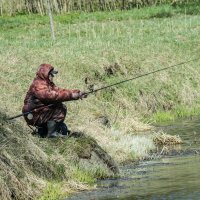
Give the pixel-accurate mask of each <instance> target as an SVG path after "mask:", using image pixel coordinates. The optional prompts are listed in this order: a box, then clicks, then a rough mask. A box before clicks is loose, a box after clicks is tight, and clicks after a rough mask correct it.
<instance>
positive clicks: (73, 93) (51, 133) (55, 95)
mask: <svg viewBox="0 0 200 200" xmlns="http://www.w3.org/2000/svg"><path fill="white" fill-rule="evenodd" d="M57 73H58V71H55V70H54V67H53V66H51V65H50V64H41V65H40V66H39V69H38V71H37V73H36V77H35V78H34V80H33V83H32V84H31V86H30V88H29V90H28V92H27V94H26V97H25V100H24V106H23V109H22V112H23V113H25V112H29V111H33V112H31V113H30V114H28V115H25V116H24V118H25V120H26V122H27V124H28V125H31V126H35V127H37V128H38V133H39V134H40V136H42V137H46V136H47V137H50V138H51V137H59V136H60V135H61V134H62V135H67V132H68V130H67V127H66V125H65V124H64V119H65V117H66V113H67V108H66V106H65V105H64V104H62V102H64V101H72V100H78V99H82V98H86V97H87V95H86V94H85V93H84V92H81V91H80V90H67V89H61V88H58V87H56V85H55V84H54V83H53V77H54V75H55V74H57ZM60 132H61V134H60Z"/></svg>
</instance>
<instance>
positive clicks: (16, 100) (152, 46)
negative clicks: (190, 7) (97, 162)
mask: <svg viewBox="0 0 200 200" xmlns="http://www.w3.org/2000/svg"><path fill="white" fill-rule="evenodd" d="M54 25H55V33H56V40H55V41H52V39H51V34H50V27H49V20H48V17H47V16H39V15H17V16H15V17H0V27H1V28H0V70H1V72H0V85H1V95H0V101H1V105H0V108H1V112H2V113H6V115H7V116H13V115H16V114H20V113H21V108H22V106H23V99H24V97H25V94H26V91H27V89H28V87H29V85H30V83H31V82H32V79H33V77H34V76H35V73H36V70H37V68H38V66H39V65H40V64H42V63H50V64H52V65H53V66H55V68H56V69H57V70H58V71H59V74H58V75H57V77H56V78H55V83H56V84H57V85H58V86H60V87H63V88H68V89H76V88H77V89H80V90H84V91H88V90H89V88H90V87H91V86H92V85H94V88H95V89H97V88H100V87H102V86H105V85H108V84H113V83H115V82H118V81H121V80H124V79H128V78H131V77H134V76H138V75H141V74H144V73H148V72H150V71H153V70H157V69H160V68H164V67H168V66H171V65H174V64H177V63H180V62H184V61H187V60H192V59H195V58H200V55H199V52H200V37H199V32H200V15H198V14H195V13H193V15H190V12H188V13H187V10H185V14H184V12H183V11H182V10H178V9H175V8H172V7H170V6H167V5H166V6H160V7H148V8H143V9H139V10H138V9H134V10H129V11H113V12H94V13H83V12H78V13H71V14H65V15H57V16H54ZM199 65H200V60H197V61H195V62H190V63H187V64H184V65H181V66H177V67H175V68H173V69H170V70H167V71H163V72H159V73H157V74H154V75H149V76H146V77H143V78H140V79H137V80H134V81H132V82H129V83H125V84H121V85H118V86H117V87H113V88H110V89H107V90H104V91H100V92H98V93H96V95H89V96H88V98H87V99H84V100H83V101H76V102H68V103H67V106H68V112H69V114H68V116H67V119H66V123H67V124H68V125H69V127H70V128H71V129H72V130H79V131H83V132H84V133H86V134H87V135H90V136H92V137H93V138H95V139H96V140H97V142H98V143H99V144H100V146H102V147H103V148H104V149H105V150H106V151H107V152H108V153H109V154H110V155H111V156H112V157H113V158H114V159H115V160H116V161H117V162H118V163H125V162H127V161H134V160H138V159H143V158H145V157H147V156H148V152H149V150H152V149H154V148H155V145H154V144H153V141H152V138H151V137H150V136H143V137H138V136H135V134H136V133H138V132H140V131H146V130H149V129H151V128H152V123H158V122H164V121H168V120H174V119H176V118H178V117H186V116H191V115H199V114H200V87H199V84H200V76H199V74H200V67H199ZM86 78H87V80H88V83H87V84H86V83H85V79H86ZM105 118H106V119H107V120H108V122H109V125H107V126H105V124H103V123H102V119H105ZM2 123H3V122H2ZM15 123H17V124H20V126H23V127H24V129H23V131H24V130H26V131H27V133H28V132H30V131H29V130H28V129H27V128H26V125H25V123H24V121H23V119H22V118H20V119H18V120H17V121H16V122H15ZM23 137H24V138H25V139H27V138H29V140H31V141H32V140H33V144H35V145H36V146H37V145H39V148H40V149H41V151H43V150H44V148H43V146H44V144H45V145H46V146H48V145H49V144H48V141H45V143H44V144H43V141H38V139H35V138H33V137H32V136H30V135H27V136H26V134H24V133H23ZM26 137H27V138H26ZM16 138H18V139H19V138H20V134H17V137H16ZM7 140H8V141H9V136H8V138H7ZM7 140H6V141H7ZM70 141H71V140H70ZM70 141H69V142H70ZM72 143H73V142H72ZM8 144H9V142H8ZM70 144H71V143H70ZM3 145H5V143H4V142H3V143H2V146H3ZM58 146H59V145H58ZM55 148H57V147H56V146H55ZM6 151H7V152H9V148H8V150H6ZM48 152H52V149H51V148H50V150H49V151H48V150H45V153H46V154H47V155H48ZM59 153H60V151H59ZM59 153H58V154H59ZM8 154H9V153H8ZM50 154H51V153H50ZM6 155H7V154H6ZM9 155H10V154H9ZM57 156H58V155H57ZM58 158H60V157H59V156H58ZM59 169H60V168H59ZM61 169H62V167H61ZM72 171H73V170H72ZM87 173H88V172H87ZM87 173H83V172H81V175H80V173H79V168H75V172H74V173H72V172H71V175H70V176H71V177H70V178H71V179H73V178H75V177H78V179H77V180H78V181H80V182H93V181H95V176H97V174H98V175H99V174H100V175H99V176H100V178H102V176H103V177H106V176H107V174H105V173H104V172H101V170H100V173H97V171H96V172H94V174H95V175H94V174H93V175H91V174H90V175H88V174H87ZM74 174H75V175H74ZM102 174H103V175H102ZM52 177H54V176H52ZM97 178H98V176H97ZM44 179H45V178H44ZM52 179H54V178H52ZM71 179H70V180H71ZM45 180H46V179H45ZM30 182H31V181H30ZM51 184H52V183H51ZM51 184H50V185H48V186H47V187H46V190H45V191H46V192H47V193H48V189H49V187H50V188H51ZM44 185H45V184H44ZM56 187H57V186H56ZM56 187H55V190H56ZM66 187H68V186H66ZM70 187H72V188H73V186H70ZM70 187H69V188H70ZM5 188H6V187H5ZM36 188H37V187H36ZM36 191H37V190H36ZM56 192H57V191H56ZM56 192H55V193H56ZM68 192H69V191H68ZM38 194H39V192H38ZM38 194H37V195H38ZM45 195H46V193H45V194H44V196H45ZM58 195H59V194H58ZM30 196H33V195H32V194H30ZM52 196H53V194H52ZM55 196H56V194H55ZM42 198H43V199H45V198H46V197H42ZM55 198H56V197H55ZM55 198H54V197H52V199H55ZM46 199H48V197H47V198H46Z"/></svg>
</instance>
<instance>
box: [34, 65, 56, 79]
mask: <svg viewBox="0 0 200 200" xmlns="http://www.w3.org/2000/svg"><path fill="white" fill-rule="evenodd" d="M51 70H54V67H53V66H52V65H50V64H41V65H40V66H39V68H38V71H37V73H36V76H37V77H40V78H41V79H44V80H49V72H50V71H51Z"/></svg>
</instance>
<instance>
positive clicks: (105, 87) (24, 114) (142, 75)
mask: <svg viewBox="0 0 200 200" xmlns="http://www.w3.org/2000/svg"><path fill="white" fill-rule="evenodd" d="M199 59H200V58H196V59H192V60H188V61H184V62H180V63H178V64H175V65H171V66H169V67H164V68H161V69H158V70H155V71H152V72H148V73H146V74H141V75H139V76H136V77H133V78H130V79H126V80H123V81H119V82H116V83H113V84H111V85H107V86H104V87H101V88H98V89H96V90H92V91H89V92H85V93H84V94H83V95H88V94H92V93H95V92H98V91H100V90H104V89H107V88H110V87H113V86H116V85H119V84H122V83H126V82H128V81H132V80H135V79H138V78H141V77H144V76H148V75H150V74H154V73H157V72H160V71H164V70H167V69H170V68H173V67H177V66H180V65H183V64H186V63H189V62H193V61H195V60H199ZM53 105H55V104H49V105H43V106H39V107H37V108H34V109H33V110H30V111H28V112H25V113H22V114H19V115H16V116H14V117H10V118H8V119H7V120H12V119H15V118H18V117H21V116H26V115H28V114H30V113H32V112H34V111H35V110H36V109H38V108H46V107H51V106H53Z"/></svg>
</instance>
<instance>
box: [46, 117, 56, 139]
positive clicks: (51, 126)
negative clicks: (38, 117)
mask: <svg viewBox="0 0 200 200" xmlns="http://www.w3.org/2000/svg"><path fill="white" fill-rule="evenodd" d="M47 128H48V134H47V137H48V138H55V137H58V134H57V132H56V128H57V123H56V122H55V121H54V120H51V121H48V122H47Z"/></svg>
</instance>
